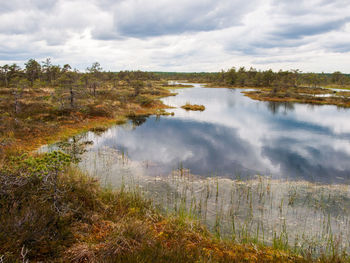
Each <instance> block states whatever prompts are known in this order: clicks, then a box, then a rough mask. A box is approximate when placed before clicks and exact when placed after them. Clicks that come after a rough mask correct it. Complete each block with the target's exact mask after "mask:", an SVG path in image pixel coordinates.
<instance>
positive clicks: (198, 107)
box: [181, 103, 205, 111]
mask: <svg viewBox="0 0 350 263" xmlns="http://www.w3.org/2000/svg"><path fill="white" fill-rule="evenodd" d="M181 108H183V109H185V110H187V111H190V110H193V111H204V110H205V106H204V105H197V104H190V103H186V104H185V105H183V106H181Z"/></svg>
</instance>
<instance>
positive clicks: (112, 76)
mask: <svg viewBox="0 0 350 263" xmlns="http://www.w3.org/2000/svg"><path fill="white" fill-rule="evenodd" d="M160 79H165V80H188V81H193V82H207V83H215V84H219V85H225V86H242V87H284V88H285V87H300V86H304V87H321V86H327V85H339V86H343V85H350V75H349V74H343V73H341V72H339V71H336V72H334V73H303V72H301V71H300V70H280V71H278V72H274V71H272V70H271V69H270V70H265V71H261V70H256V69H255V68H250V69H246V68H244V67H240V68H235V67H232V68H231V69H229V70H226V71H224V70H222V71H221V72H208V73H207V72H201V73H181V72H179V73H178V72H143V71H120V72H111V71H104V70H103V69H102V67H101V65H100V64H99V63H98V62H95V63H93V64H92V66H91V67H88V68H87V69H86V70H85V71H84V72H79V71H78V70H73V69H72V68H71V66H70V65H69V64H65V65H63V66H60V65H54V64H52V63H51V60H50V59H46V60H45V61H43V62H41V63H39V62H37V61H36V60H34V59H30V60H28V61H27V62H26V63H25V67H24V68H21V67H20V66H18V65H17V64H11V65H8V64H6V65H3V66H0V86H3V87H11V86H18V85H21V86H23V85H25V86H29V87H34V86H41V87H42V86H45V85H50V86H57V85H60V84H62V83H67V82H71V83H74V84H75V85H81V86H86V88H92V89H95V87H96V86H98V85H99V82H101V81H109V82H112V83H115V85H117V83H118V81H125V82H127V83H129V82H132V81H147V80H160Z"/></svg>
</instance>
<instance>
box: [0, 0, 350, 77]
mask: <svg viewBox="0 0 350 263" xmlns="http://www.w3.org/2000/svg"><path fill="white" fill-rule="evenodd" d="M30 58H34V59H36V60H37V61H39V62H41V61H43V60H44V59H45V58H51V60H52V62H53V63H54V64H60V65H63V64H66V63H68V64H70V65H71V66H72V67H75V68H77V69H79V70H84V69H86V67H88V66H89V65H91V64H92V63H93V62H95V61H98V62H100V64H101V65H102V67H103V69H105V70H111V71H119V70H145V71H180V72H202V71H220V70H222V69H224V70H226V69H229V68H231V67H240V66H245V67H247V68H249V67H251V66H252V67H254V68H257V69H261V70H265V69H270V68H271V69H273V70H279V69H285V70H290V69H300V70H302V71H303V72H311V71H312V72H334V71H337V70H339V71H342V72H344V73H350V0H293V1H290V0H176V1H175V0H57V1H55V0H11V1H8V0H0V64H5V63H18V64H20V65H23V63H24V62H25V61H27V60H28V59H30Z"/></svg>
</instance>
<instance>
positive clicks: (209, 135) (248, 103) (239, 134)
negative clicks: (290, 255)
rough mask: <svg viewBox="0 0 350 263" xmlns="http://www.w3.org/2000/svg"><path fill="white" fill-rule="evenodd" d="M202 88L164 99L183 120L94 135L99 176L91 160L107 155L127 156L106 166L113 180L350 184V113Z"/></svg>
mask: <svg viewBox="0 0 350 263" xmlns="http://www.w3.org/2000/svg"><path fill="white" fill-rule="evenodd" d="M194 86H195V87H194V88H186V89H179V90H176V91H175V92H177V93H178V95H177V96H174V97H167V98H165V99H163V101H164V103H165V104H167V105H170V106H173V107H176V108H174V109H170V110H169V111H173V112H174V113H175V116H161V117H159V118H157V117H155V116H151V117H149V118H146V117H145V118H139V119H137V120H134V121H131V122H130V123H128V124H127V125H123V126H115V127H112V128H110V129H109V130H108V131H106V132H104V133H102V134H99V135H96V134H93V133H89V134H88V135H87V139H88V140H91V141H93V145H92V146H91V147H89V149H88V153H87V154H85V162H84V165H85V167H90V168H89V169H90V170H93V169H94V170H95V173H99V170H100V169H101V163H100V162H99V161H94V162H95V165H93V164H92V163H91V160H94V159H96V158H100V157H99V156H101V152H102V151H103V152H104V156H106V155H109V156H113V155H112V154H111V152H114V153H115V154H117V153H118V154H119V155H120V154H122V155H123V158H122V159H123V161H115V162H113V160H112V161H108V162H109V164H108V165H106V164H104V168H106V169H107V170H108V171H109V173H110V174H111V175H110V176H112V177H113V175H112V174H115V173H116V172H118V173H119V174H120V173H121V172H123V173H124V174H126V175H127V174H139V175H154V176H159V175H168V174H169V173H171V171H173V170H174V169H177V168H179V167H181V168H185V169H189V171H190V173H192V174H196V175H201V176H204V177H211V176H220V177H228V178H247V177H250V176H253V175H257V174H260V175H270V176H273V177H274V178H288V179H293V180H294V179H297V180H299V179H302V180H307V181H311V182H324V183H346V184H348V183H349V182H350V181H349V179H350V162H349V160H350V144H349V140H350V122H349V116H350V112H349V110H347V109H342V108H337V107H336V106H318V105H317V106H316V105H307V104H293V103H288V102H286V103H276V102H261V101H254V100H251V99H250V98H248V97H245V96H244V94H242V93H241V91H242V90H239V89H219V88H204V87H203V85H200V84H194ZM187 102H190V103H192V104H203V105H205V107H206V110H205V111H203V112H194V111H185V110H184V109H181V108H179V107H180V106H182V105H184V104H185V103H187ZM108 151H109V154H107V152H108ZM97 153H98V154H97ZM89 156H90V157H89ZM117 159H118V158H116V159H115V160H117ZM125 160H128V161H127V162H126V161H125ZM106 166H108V167H106ZM106 169H105V170H106ZM105 172H106V171H105Z"/></svg>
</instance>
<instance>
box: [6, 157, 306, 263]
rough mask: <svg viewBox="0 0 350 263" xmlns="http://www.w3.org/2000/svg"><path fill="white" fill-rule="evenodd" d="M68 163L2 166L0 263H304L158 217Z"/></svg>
mask: <svg viewBox="0 0 350 263" xmlns="http://www.w3.org/2000/svg"><path fill="white" fill-rule="evenodd" d="M72 161H73V160H72V158H71V157H70V156H69V155H66V154H63V153H61V152H52V153H49V154H45V155H42V156H38V157H30V156H27V155H22V156H19V157H17V158H12V159H11V161H10V162H9V163H8V164H7V165H5V166H4V167H3V168H2V169H1V171H0V182H1V185H2V187H1V190H0V212H1V215H2V216H1V218H0V223H1V224H0V258H1V260H2V262H28V261H45V262H48V261H50V262H198V261H201V262H242V261H249V262H306V261H305V260H303V259H302V258H301V257H298V256H294V255H292V254H290V253H283V252H280V251H278V250H274V249H269V248H265V247H261V246H258V247H257V246H253V245H248V244H246V245H239V244H236V243H232V242H223V241H220V240H218V239H216V238H214V237H213V236H212V235H211V234H210V233H209V232H208V231H207V230H206V229H205V228H203V227H202V226H201V225H200V224H199V223H198V222H196V221H194V220H191V219H189V218H186V217H177V216H175V217H172V216H166V217H164V216H163V215H161V214H160V213H159V212H157V210H156V209H155V208H154V207H153V206H152V203H151V202H149V201H146V200H145V198H144V197H142V195H141V192H140V191H139V190H138V189H135V190H134V191H132V192H126V191H125V188H124V187H122V188H121V189H120V190H119V191H113V190H110V189H102V188H101V187H100V186H99V183H98V182H97V181H96V180H95V179H93V178H91V177H87V176H85V175H84V174H82V173H81V172H80V171H79V170H77V168H75V167H74V165H73V164H71V162H72Z"/></svg>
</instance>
